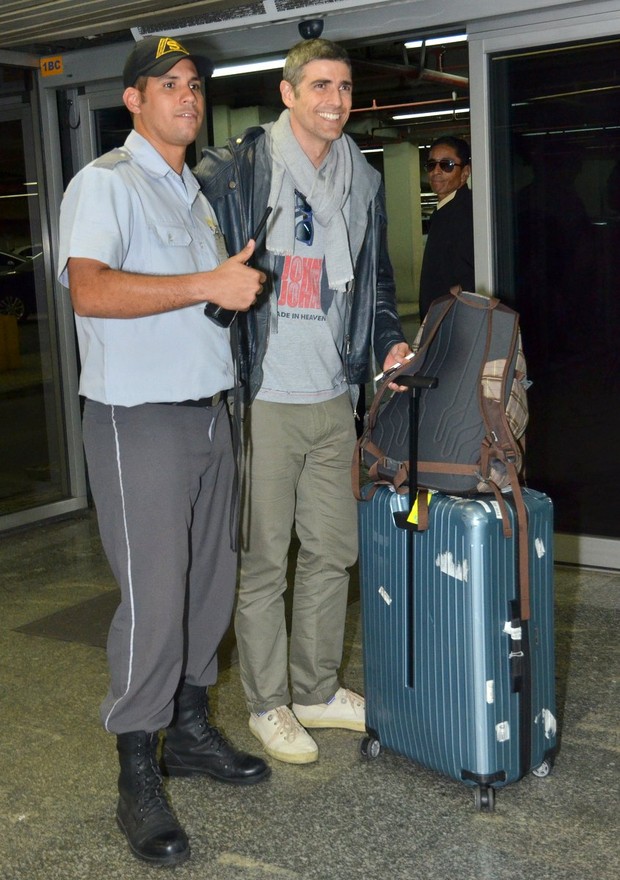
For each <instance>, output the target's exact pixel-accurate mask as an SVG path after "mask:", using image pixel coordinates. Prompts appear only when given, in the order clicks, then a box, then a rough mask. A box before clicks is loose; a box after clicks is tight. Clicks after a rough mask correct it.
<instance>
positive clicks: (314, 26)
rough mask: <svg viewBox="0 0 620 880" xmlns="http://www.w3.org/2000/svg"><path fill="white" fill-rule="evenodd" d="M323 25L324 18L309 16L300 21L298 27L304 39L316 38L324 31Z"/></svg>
mask: <svg viewBox="0 0 620 880" xmlns="http://www.w3.org/2000/svg"><path fill="white" fill-rule="evenodd" d="M323 25H324V22H323V19H322V18H307V19H305V20H304V21H300V22H299V24H298V25H297V28H298V30H299V33H300V34H301V37H302V39H304V40H316V39H317V38H318V37H320V36H321V34H322V33H323Z"/></svg>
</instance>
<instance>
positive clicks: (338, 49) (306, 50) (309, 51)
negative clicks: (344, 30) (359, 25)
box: [282, 39, 351, 92]
mask: <svg viewBox="0 0 620 880" xmlns="http://www.w3.org/2000/svg"><path fill="white" fill-rule="evenodd" d="M311 61H342V62H343V63H344V64H346V65H347V67H348V68H349V71H350V70H351V59H350V58H349V55H348V53H347V51H346V49H343V48H342V46H339V45H338V44H337V43H332V41H331V40H322V39H316V40H302V41H301V42H300V43H296V44H295V45H294V46H293V48H292V49H290V50H289V53H288V55H287V56H286V61H285V62H284V70H283V72H282V79H284V80H286V82H288V83H290V84H291V85H292V87H293V89H294V91H295V92H297V88H298V86H299V84H300V83H301V81H302V79H303V75H304V67H305V66H306V64H309V63H310V62H311Z"/></svg>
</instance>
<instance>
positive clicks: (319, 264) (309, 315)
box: [278, 256, 325, 321]
mask: <svg viewBox="0 0 620 880" xmlns="http://www.w3.org/2000/svg"><path fill="white" fill-rule="evenodd" d="M322 272H323V260H322V259H321V258H320V257H299V256H289V257H285V259H284V267H283V269H282V280H281V283H280V298H279V300H278V317H280V318H290V319H292V320H312V321H324V320H325V315H324V314H323V312H322V310H321V275H322Z"/></svg>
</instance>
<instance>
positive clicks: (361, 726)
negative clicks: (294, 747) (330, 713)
mask: <svg viewBox="0 0 620 880" xmlns="http://www.w3.org/2000/svg"><path fill="white" fill-rule="evenodd" d="M295 714H297V713H295ZM297 720H298V721H299V723H300V724H301V726H302V727H308V728H319V727H333V728H334V729H338V730H356V731H359V732H360V733H365V732H366V723H365V722H364V721H338V719H336V720H335V721H329V720H327V721H313V720H312V719H307V720H305V721H304V718H303V715H297Z"/></svg>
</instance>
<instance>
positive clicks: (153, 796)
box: [116, 730, 189, 865]
mask: <svg viewBox="0 0 620 880" xmlns="http://www.w3.org/2000/svg"><path fill="white" fill-rule="evenodd" d="M157 740H158V734H157V733H146V732H145V731H144V730H138V731H133V732H132V733H121V734H119V735H118V736H117V737H116V748H117V749H118V757H119V761H120V765H121V772H120V775H119V777H118V790H119V799H118V808H117V811H116V820H117V822H118V824H119V826H120V829H121V831H123V833H124V834H125V837H126V838H127V841H128V842H129V846H130V847H131V849H132V851H133V853H134V854H135V855H136V856H138V858H139V859H144V861H145V862H150V863H151V864H154V865H177V864H178V863H179V862H183V861H185V859H186V858H188V856H189V841H188V839H187V835H186V834H185V832H184V831H183V829H182V828H181V826H180V825H179V823H178V822H177V820H176V819H175V818H174V816H173V815H172V811H171V809H170V806H169V804H168V801H167V800H166V795H165V794H164V789H163V783H162V778H161V773H160V770H159V767H158V765H157Z"/></svg>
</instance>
